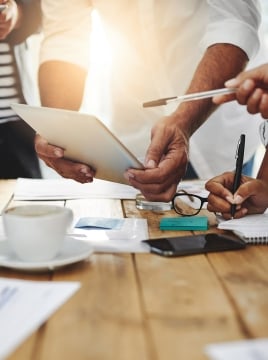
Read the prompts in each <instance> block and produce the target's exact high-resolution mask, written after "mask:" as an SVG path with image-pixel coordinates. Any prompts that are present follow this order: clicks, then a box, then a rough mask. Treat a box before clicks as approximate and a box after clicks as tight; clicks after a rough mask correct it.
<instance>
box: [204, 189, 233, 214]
mask: <svg viewBox="0 0 268 360" xmlns="http://www.w3.org/2000/svg"><path fill="white" fill-rule="evenodd" d="M207 208H208V210H209V211H213V212H221V213H223V212H226V213H227V212H229V213H230V211H231V204H230V203H229V202H228V201H227V200H225V199H223V198H221V197H218V196H215V195H213V194H209V196H208V205H207Z"/></svg>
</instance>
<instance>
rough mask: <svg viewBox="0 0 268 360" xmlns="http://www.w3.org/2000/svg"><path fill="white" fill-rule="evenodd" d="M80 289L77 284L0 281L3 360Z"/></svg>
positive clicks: (0, 334) (0, 328)
mask: <svg viewBox="0 0 268 360" xmlns="http://www.w3.org/2000/svg"><path fill="white" fill-rule="evenodd" d="M79 287H80V283H78V282H45V281H25V280H13V279H5V278H0V360H3V359H5V358H7V357H8V356H9V355H10V354H11V353H12V352H13V351H14V350H15V349H16V348H17V347H18V346H19V345H20V344H21V343H22V342H23V341H24V340H26V338H27V337H28V336H29V335H31V334H32V333H33V332H34V331H35V330H37V329H38V327H39V326H40V325H42V323H43V322H45V321H46V320H47V318H48V317H49V316H51V315H52V313H53V312H54V311H56V310H57V308H58V307H60V306H61V305H62V304H63V303H64V302H65V301H66V300H67V299H68V298H70V297H71V296H72V295H73V294H74V293H75V292H76V291H77V290H78V288H79Z"/></svg>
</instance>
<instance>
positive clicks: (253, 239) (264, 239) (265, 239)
mask: <svg viewBox="0 0 268 360" xmlns="http://www.w3.org/2000/svg"><path fill="white" fill-rule="evenodd" d="M244 240H245V241H246V243H247V244H253V245H268V234H267V235H263V236H249V237H244Z"/></svg>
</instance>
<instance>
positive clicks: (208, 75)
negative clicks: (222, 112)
mask: <svg viewBox="0 0 268 360" xmlns="http://www.w3.org/2000/svg"><path fill="white" fill-rule="evenodd" d="M230 59H231V60H230ZM247 61H248V58H247V55H246V54H245V53H244V51H243V50H241V49H240V48H238V47H236V46H233V45H229V44H216V45H213V46H211V47H209V48H208V49H207V51H206V53H205V54H204V56H203V58H202V60H201V61H200V63H199V65H198V67H197V69H196V71H195V73H194V76H193V78H192V81H191V84H190V86H189V88H188V90H187V93H193V92H198V91H205V90H212V89H218V88H221V87H223V86H224V82H225V81H226V80H227V79H230V78H232V77H234V76H235V75H237V74H238V73H239V72H240V71H242V70H243V69H244V67H245V65H246V64H247ZM215 108H216V105H215V104H213V103H212V100H211V99H205V100H199V101H191V102H185V103H182V104H180V105H179V107H178V108H177V110H176V111H175V112H174V114H173V115H174V118H175V119H176V121H177V122H178V125H179V126H180V127H182V128H183V129H184V131H185V133H186V135H188V136H191V135H192V134H193V133H194V132H195V131H196V130H197V129H198V128H199V127H200V126H201V125H202V124H203V123H204V121H205V120H206V119H207V118H208V116H209V115H210V114H211V113H212V112H213V111H214V110H215Z"/></svg>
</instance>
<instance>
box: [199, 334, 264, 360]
mask: <svg viewBox="0 0 268 360" xmlns="http://www.w3.org/2000/svg"><path fill="white" fill-rule="evenodd" d="M205 352H206V354H207V355H208V356H209V357H210V359H212V360H267V359H268V339H266V338H264V339H256V340H255V339H254V340H241V341H233V342H227V343H221V344H220V343H219V344H211V345H207V346H206V348H205Z"/></svg>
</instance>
